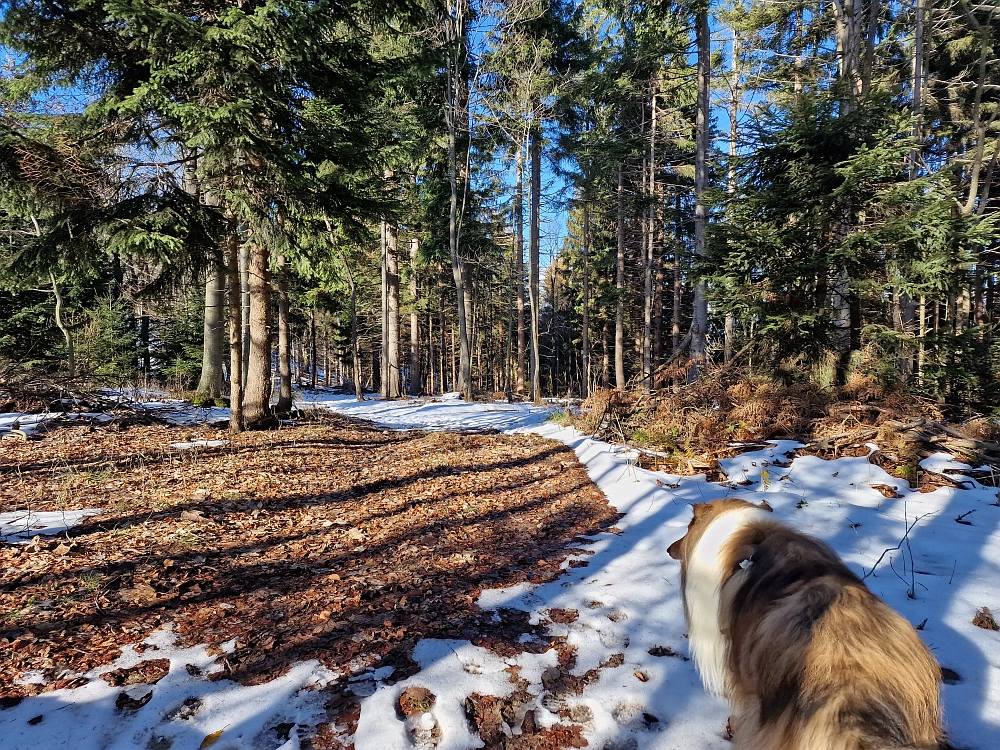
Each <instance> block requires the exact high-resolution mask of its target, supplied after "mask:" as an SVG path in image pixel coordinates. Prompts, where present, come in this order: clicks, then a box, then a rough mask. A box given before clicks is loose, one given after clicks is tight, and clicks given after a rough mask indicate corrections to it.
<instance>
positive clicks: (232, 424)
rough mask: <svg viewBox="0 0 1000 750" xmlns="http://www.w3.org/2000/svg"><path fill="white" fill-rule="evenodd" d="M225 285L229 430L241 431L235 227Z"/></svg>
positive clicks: (239, 289) (239, 301)
mask: <svg viewBox="0 0 1000 750" xmlns="http://www.w3.org/2000/svg"><path fill="white" fill-rule="evenodd" d="M228 218H229V220H230V222H232V221H233V216H232V213H231V212H228ZM226 286H227V288H228V291H229V409H230V418H229V430H230V432H242V431H243V429H244V422H243V316H242V308H243V291H242V285H241V284H240V243H239V238H238V237H237V236H236V231H235V229H233V228H230V232H229V234H228V235H227V237H226Z"/></svg>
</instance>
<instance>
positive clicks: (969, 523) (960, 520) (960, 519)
mask: <svg viewBox="0 0 1000 750" xmlns="http://www.w3.org/2000/svg"><path fill="white" fill-rule="evenodd" d="M975 512H976V509H975V508H973V509H972V510H970V511H966V512H965V513H962V514H961V515H960V516H959V517H958V518H956V519H955V523H960V524H962V525H963V526H972V521H966V520H965V517H966V516H970V515H972V514H973V513H975Z"/></svg>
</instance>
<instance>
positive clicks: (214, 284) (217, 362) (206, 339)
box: [182, 155, 226, 398]
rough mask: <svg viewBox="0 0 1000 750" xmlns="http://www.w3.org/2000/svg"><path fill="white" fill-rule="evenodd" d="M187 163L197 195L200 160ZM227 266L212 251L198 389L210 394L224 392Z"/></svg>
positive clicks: (210, 199)
mask: <svg viewBox="0 0 1000 750" xmlns="http://www.w3.org/2000/svg"><path fill="white" fill-rule="evenodd" d="M189 156H192V158H190V159H189V160H188V161H186V162H185V163H184V171H183V175H182V186H183V188H184V192H186V193H187V194H188V195H191V196H197V195H198V177H197V174H196V169H197V166H198V163H197V161H195V160H194V158H193V155H189ZM205 203H206V204H208V205H212V206H217V205H218V201H217V200H216V199H215V197H214V196H213V195H212V194H211V193H207V192H206V194H205ZM223 276H224V269H223V268H222V264H221V263H219V260H218V258H217V257H216V256H215V255H214V254H213V257H212V258H210V259H209V263H208V271H207V273H206V277H205V323H204V328H203V329H202V355H201V377H200V378H199V379H198V393H200V394H202V395H203V396H206V397H208V398H219V397H220V396H222V382H223V373H222V360H223V358H224V356H223V355H224V350H225V329H226V313H225V306H226V291H225V283H224V279H223Z"/></svg>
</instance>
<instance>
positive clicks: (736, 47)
mask: <svg viewBox="0 0 1000 750" xmlns="http://www.w3.org/2000/svg"><path fill="white" fill-rule="evenodd" d="M732 31H733V59H732V65H731V67H732V74H733V80H732V82H731V83H730V90H731V92H732V95H731V98H730V109H729V174H728V181H729V185H728V190H729V194H730V196H733V195H735V194H736V163H735V159H736V148H737V145H738V143H739V116H740V65H739V59H740V40H739V37H738V36H737V35H736V27H735V26H733V28H732ZM735 331H736V319H735V318H734V317H733V314H732V313H731V312H727V313H726V328H725V342H724V346H723V361H724V362H726V364H728V363H729V362H730V361H732V359H733V336H734V334H735Z"/></svg>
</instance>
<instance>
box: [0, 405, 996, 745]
mask: <svg viewBox="0 0 1000 750" xmlns="http://www.w3.org/2000/svg"><path fill="white" fill-rule="evenodd" d="M156 403H163V404H165V407H164V408H167V407H169V408H172V409H175V410H176V412H177V413H178V414H179V415H180V416H179V418H180V419H188V418H190V419H191V420H196V419H197V418H200V417H201V416H203V414H201V413H200V412H201V411H202V410H198V411H196V410H194V409H193V408H192V407H181V406H177V405H174V406H170V405H169V403H167V402H162V401H161V402H156ZM297 405H298V406H300V407H311V408H325V409H332V410H334V411H337V412H340V413H343V414H347V415H350V416H355V417H361V418H365V419H370V420H373V421H374V422H376V423H378V424H380V425H381V426H383V427H385V428H388V429H424V430H448V429H473V430H485V429H496V430H501V431H504V432H508V433H517V432H527V431H530V432H533V433H536V434H539V435H542V436H545V437H548V438H552V439H555V440H560V441H562V442H564V443H565V444H567V445H568V446H570V447H571V448H572V449H573V450H575V451H576V454H577V456H578V457H579V458H580V460H581V462H582V463H583V464H584V465H585V467H586V469H587V472H588V474H589V475H590V477H591V479H592V480H593V481H594V482H595V483H596V484H597V486H598V487H599V488H600V489H601V490H603V491H604V493H605V494H606V495H607V497H608V499H609V502H610V503H611V504H612V505H613V506H614V507H615V508H616V509H617V510H618V511H619V512H620V513H623V514H624V516H623V517H622V518H621V519H620V520H619V521H618V523H617V527H618V529H620V530H621V533H618V534H616V533H610V532H607V533H600V534H597V535H595V536H593V537H591V538H590V541H591V542H592V543H591V544H589V545H587V550H588V552H591V553H592V554H590V555H583V554H576V555H574V557H573V559H579V560H586V561H587V563H588V565H587V566H586V567H575V568H568V567H567V568H565V570H564V574H563V575H562V576H561V577H560V578H559V579H557V580H555V581H553V582H550V583H546V584H542V585H532V584H520V585H518V586H515V587H512V588H509V589H504V590H492V591H485V592H483V594H482V596H481V597H480V600H479V605H480V606H481V607H483V608H484V609H486V610H497V609H500V608H504V607H506V608H517V609H521V610H524V611H526V612H528V613H530V616H531V620H532V621H533V622H539V621H541V620H543V619H546V613H547V611H548V610H550V609H553V608H560V609H573V610H576V611H577V612H578V613H579V616H578V619H577V620H576V621H575V622H572V623H570V624H557V623H553V624H551V625H549V626H548V629H549V633H550V634H551V635H556V636H565V637H566V639H567V643H568V644H569V645H570V646H574V647H575V648H576V650H577V662H576V666H575V667H574V669H573V672H574V674H578V675H582V674H584V673H585V672H587V671H588V670H591V669H599V679H597V680H596V681H593V682H590V683H589V684H587V686H586V688H585V689H584V692H583V693H582V695H579V696H561V697H560V698H559V700H558V701H555V702H554V701H553V700H552V696H551V695H548V694H547V693H546V691H545V690H544V689H543V686H542V682H541V678H542V674H543V672H544V670H545V669H546V668H549V667H552V666H554V665H555V664H556V652H555V650H549V651H547V652H545V653H543V654H528V653H525V654H521V655H518V656H516V657H511V658H500V657H499V656H497V655H496V654H494V653H492V652H490V651H487V650H485V649H483V648H479V647H476V646H473V645H472V644H470V643H468V642H466V641H441V640H425V641H422V642H420V643H419V644H418V645H417V647H416V650H415V653H414V659H415V660H416V661H417V662H418V663H419V664H420V666H421V671H420V672H418V673H417V674H415V675H413V676H412V677H409V678H408V679H406V680H404V681H401V682H398V683H396V684H394V685H389V684H387V682H386V679H387V678H389V677H390V676H391V673H390V672H388V671H386V670H384V669H380V670H368V671H367V672H364V673H363V674H360V675H355V676H354V677H352V678H351V683H350V684H351V689H352V690H353V691H354V692H355V693H356V694H357V695H359V696H361V697H362V703H361V706H362V708H361V717H360V720H359V723H358V728H357V734H356V735H355V737H354V743H355V747H356V748H357V750H396V749H397V748H398V749H399V750H403V748H412V747H414V746H415V745H414V743H413V741H411V739H409V738H408V736H407V732H408V731H409V730H412V731H413V732H415V733H416V734H418V735H419V734H420V733H421V732H422V733H423V735H427V734H429V733H430V729H431V727H433V726H434V725H436V726H437V729H438V730H439V733H440V737H441V739H440V745H439V747H440V748H454V749H455V750H459V749H462V748H472V747H480V746H482V743H481V741H480V740H479V738H478V737H476V736H474V735H472V734H471V733H470V731H469V725H468V722H467V720H466V718H465V714H464V707H463V703H464V700H465V698H466V697H468V696H469V695H470V694H471V693H473V692H478V693H483V694H492V695H497V696H502V695H508V694H509V693H510V692H511V691H512V690H513V689H514V686H513V685H512V683H511V682H510V680H509V677H510V673H511V671H512V670H513V668H515V667H516V668H519V670H520V675H521V677H522V678H524V679H527V680H528V681H529V682H530V686H529V688H528V692H529V693H531V694H533V695H535V696H537V698H536V699H535V700H534V701H532V703H531V704H529V705H528V706H526V707H525V709H527V708H530V709H532V710H534V711H535V712H536V718H537V720H538V722H539V723H540V724H542V725H543V726H544V725H551V724H552V723H555V722H556V721H558V720H559V717H558V716H556V714H555V713H552V712H551V711H553V710H558V709H559V708H566V709H570V710H571V711H573V715H574V716H575V717H582V718H580V721H581V722H582V723H583V724H584V727H585V737H586V738H587V740H588V741H589V746H590V747H594V748H598V750H602V749H603V750H626V749H631V750H678V749H680V748H684V749H686V748H702V749H704V750H723V749H724V748H729V747H730V744H729V743H728V742H727V741H726V740H725V739H724V737H723V731H724V728H725V725H726V719H727V716H728V709H727V707H726V705H725V704H724V703H723V702H722V701H721V700H718V699H715V698H712V697H710V696H709V695H708V694H706V692H705V691H704V689H703V688H702V685H701V681H700V679H699V677H698V675H697V673H696V672H695V669H694V665H693V662H692V661H689V660H687V658H686V655H687V653H688V648H687V641H686V638H685V631H686V626H685V623H684V614H683V607H682V604H681V592H680V566H679V564H678V563H677V562H676V561H674V560H672V559H671V558H670V557H669V556H668V554H667V551H666V550H667V547H668V546H669V545H670V544H671V543H672V542H674V541H675V540H676V539H678V538H679V537H680V536H682V535H683V534H684V530H685V528H686V526H687V523H688V521H689V520H690V515H691V511H690V508H689V506H690V504H692V503H697V502H705V501H709V500H713V499H716V498H721V497H727V496H739V497H746V498H748V499H751V500H754V501H757V500H761V499H766V500H767V501H768V503H769V504H770V505H771V506H772V507H773V508H774V512H775V515H776V516H777V517H778V518H781V519H784V520H786V521H788V522H789V523H790V524H792V525H794V526H795V527H796V528H799V529H802V530H803V531H806V532H808V533H811V534H814V535H816V536H818V537H820V538H822V539H825V540H826V541H827V542H829V543H830V544H831V545H832V546H833V547H834V548H835V549H836V550H837V551H838V552H839V553H840V555H841V556H842V557H843V558H844V559H845V561H846V562H847V563H848V564H849V565H850V566H851V567H852V569H854V570H855V571H856V572H857V573H858V574H859V575H862V576H866V583H867V584H868V585H869V586H870V587H871V588H872V590H873V591H874V592H875V593H876V594H878V595H879V596H881V597H882V598H883V599H884V600H885V601H886V602H888V603H889V604H890V605H891V606H892V607H894V608H895V609H896V610H897V611H898V612H900V613H901V614H902V615H903V616H904V617H906V618H907V619H908V620H909V621H910V622H911V623H913V624H914V625H915V626H922V627H921V630H920V635H921V637H922V638H923V639H924V640H925V642H926V643H927V644H928V646H930V648H931V649H932V650H933V652H934V653H935V655H936V656H937V658H938V660H939V661H940V662H941V664H942V665H943V666H944V667H947V668H949V669H951V670H954V671H955V672H957V673H958V675H959V680H958V682H957V683H956V684H947V685H944V686H943V687H942V695H943V699H944V705H945V715H946V723H947V727H948V730H949V734H950V739H951V742H952V743H953V744H954V745H956V746H959V747H963V748H968V749H969V750H993V748H997V747H1000V633H997V632H994V631H988V630H983V629H980V628H977V627H975V626H973V625H972V624H971V620H972V617H973V616H974V614H975V612H976V610H977V609H979V608H980V607H983V606H986V607H989V608H990V609H991V610H993V611H1000V586H998V585H997V581H1000V507H996V503H997V502H998V501H997V494H996V493H997V490H996V488H991V487H984V486H983V485H981V484H979V483H977V482H975V481H973V480H971V479H965V480H964V481H965V486H966V487H968V488H969V489H965V490H959V489H955V488H953V487H942V488H939V489H937V490H935V491H934V492H928V493H920V492H915V491H911V490H910V489H909V487H908V485H907V483H906V482H905V481H903V480H899V479H896V478H894V477H892V476H890V475H889V474H887V473H886V472H885V471H883V470H882V469H880V468H879V467H877V466H874V465H873V464H871V463H869V462H868V460H867V458H866V457H864V456H862V457H859V458H840V459H837V460H835V461H824V460H822V459H819V458H816V457H812V456H803V457H799V458H795V459H794V460H791V461H790V459H789V457H788V455H786V454H789V453H790V452H791V451H793V450H794V449H795V448H796V447H797V444H796V443H793V442H790V441H776V442H775V443H774V444H773V445H771V446H769V447H768V448H766V449H763V450H755V451H752V452H748V453H744V454H742V455H739V456H737V457H735V458H731V459H725V460H723V461H722V462H721V465H722V468H723V469H724V471H725V472H726V473H727V475H728V477H729V481H728V482H725V483H711V482H708V481H706V479H705V477H704V476H703V475H698V476H694V477H679V476H673V475H669V474H665V473H662V472H653V471H647V470H644V469H641V468H638V467H637V466H636V454H635V452H634V451H629V450H622V449H620V448H619V447H615V446H611V445H608V444H607V443H603V442H601V441H598V440H594V439H591V438H590V437H588V436H584V435H581V434H580V433H578V432H576V431H575V430H573V429H570V428H564V427H562V426H561V425H559V424H558V423H556V422H554V421H552V420H551V419H550V416H551V414H552V413H553V411H554V410H553V409H552V408H550V407H532V406H528V405H523V404H491V403H474V404H467V403H465V402H463V401H461V400H460V399H458V397H457V394H449V395H447V396H445V397H437V398H425V399H400V400H397V401H391V402H386V401H381V400H377V399H372V400H368V401H364V402H358V401H356V400H355V399H354V398H353V397H352V396H342V395H336V394H332V393H330V392H328V391H318V392H307V393H305V394H302V396H301V398H300V399H299V400H298V402H297ZM147 406H148V405H147ZM220 411H221V412H226V410H220ZM225 416H226V417H228V413H227V412H226V415H225ZM0 424H2V422H0ZM869 448H870V450H874V446H869ZM789 461H790V465H789ZM922 465H923V467H924V468H925V469H926V470H928V471H934V472H943V471H944V470H945V469H962V468H966V469H967V468H968V467H966V466H964V465H963V464H959V463H957V462H955V461H954V459H953V458H952V457H951V456H948V455H945V454H936V455H934V456H931V457H929V458H927V459H925V460H924V461H923V463H922ZM873 485H887V486H888V487H892V488H895V490H896V493H897V494H899V495H900V497H898V498H886V497H885V496H883V494H882V493H880V492H879V491H878V490H877V489H874V488H873ZM970 511H971V512H970ZM963 514H966V515H963ZM959 517H961V518H962V520H963V523H957V522H956V519H957V518H959ZM5 523H6V522H5ZM966 524H971V525H966ZM6 528H7V527H6V526H5V527H4V529H6ZM907 529H909V533H908V534H906V531H907ZM32 531H33V533H34V532H35V530H32ZM904 535H905V538H904ZM886 550H891V551H889V552H886ZM883 553H884V556H883ZM880 557H882V559H881V562H879V559H880ZM876 563H878V564H877V567H876ZM873 568H874V570H873ZM151 638H152V639H153V640H154V641H156V643H157V645H158V649H157V650H148V651H145V652H144V653H143V654H141V655H139V654H136V653H134V652H132V651H131V650H130V649H126V651H125V652H124V653H123V654H122V656H121V658H120V659H119V660H118V662H117V663H116V665H114V666H122V665H128V664H132V663H135V662H136V661H137V660H139V659H147V658H149V659H152V658H170V660H171V669H170V673H169V674H168V675H167V676H166V677H165V678H164V679H163V680H161V681H160V682H159V683H157V684H156V685H155V686H154V689H153V698H152V699H151V702H150V704H149V705H147V706H146V707H145V708H143V709H141V710H140V711H137V712H134V714H130V713H129V712H121V711H117V710H116V709H115V708H114V701H115V698H116V696H117V694H118V693H119V692H121V688H118V689H113V688H110V687H108V686H107V685H106V684H105V683H103V681H100V680H95V679H92V681H91V682H90V683H89V684H87V685H85V686H83V687H80V688H76V689H74V690H61V691H56V692H54V693H47V694H44V695H41V696H39V697H36V698H29V699H25V700H24V701H23V702H22V703H20V704H19V705H18V706H16V707H15V708H13V709H7V710H2V711H0V750H15V749H16V750H22V749H23V750H33V749H34V748H39V749H41V748H58V747H74V748H82V749H83V750H89V748H95V750H96V748H99V747H100V748H104V747H108V748H126V747H147V746H148V747H154V746H157V747H159V746H162V747H166V746H167V745H166V744H162V745H155V742H156V738H158V737H165V738H171V739H172V744H171V745H170V746H171V748H172V750H182V749H184V748H188V747H192V748H194V747H198V745H199V743H201V741H202V740H203V739H204V738H205V737H206V736H207V735H209V734H211V733H212V732H216V731H218V730H220V729H222V730H223V734H222V735H221V737H220V740H219V742H218V743H217V745H216V746H217V747H219V748H221V749H222V750H231V749H233V748H247V749H248V750H249V749H250V748H254V749H255V750H256V749H258V748H260V749H261V750H265V749H266V750H272V749H273V748H276V747H281V748H282V750H293V749H294V748H296V747H298V742H299V734H298V731H297V729H293V730H292V731H291V733H290V735H289V737H288V739H287V741H285V740H284V739H283V738H278V737H277V736H276V735H275V734H274V732H269V731H268V729H267V728H268V727H273V726H274V725H275V724H276V723H282V722H284V723H293V722H294V723H295V724H296V725H298V726H301V727H310V726H313V725H315V723H316V721H318V720H320V719H319V718H318V717H319V716H320V710H319V709H320V708H321V707H322V692H321V691H312V690H310V689H309V687H314V686H319V685H322V684H323V683H324V682H325V681H328V680H331V679H334V678H335V677H336V675H333V674H331V673H329V672H327V671H326V670H323V669H322V668H321V667H318V666H317V665H316V664H314V663H307V664H294V665H292V666H291V670H290V671H289V673H288V674H286V675H285V676H284V677H282V678H279V679H278V680H275V681H273V682H271V683H268V684H266V685H260V686H256V687H240V686H238V685H235V684H233V683H230V682H226V681H219V682H211V681H208V680H206V679H205V678H204V677H193V676H191V675H189V674H188V673H187V671H186V669H185V667H184V664H187V663H191V664H196V665H199V666H201V667H202V668H203V670H204V671H205V672H206V673H207V672H210V671H211V670H212V669H213V668H217V667H214V666H213V664H214V659H213V658H212V657H210V656H208V655H207V653H205V649H204V647H195V648H191V649H185V650H173V647H172V646H171V645H170V643H169V640H170V634H169V633H158V634H154V636H152V637H151ZM157 639H159V640H157ZM651 649H653V650H654V652H656V653H661V654H663V653H666V654H673V655H665V656H654V655H651V654H650V653H649V651H650V650H651ZM614 654H622V655H623V656H624V661H623V663H622V664H621V665H620V666H617V667H604V668H601V666H600V665H601V664H603V663H606V662H607V660H608V658H609V657H611V656H612V655H614ZM114 666H112V667H102V668H100V669H98V670H94V671H93V672H92V673H88V676H89V677H91V678H93V677H95V676H96V674H98V673H101V672H105V671H108V670H109V669H111V668H114ZM637 673H639V674H640V675H642V677H643V678H645V679H644V680H643V679H640V678H639V677H637ZM30 678H31V675H22V680H28V679H30ZM411 685H413V686H422V687H426V688H428V689H429V690H431V692H433V693H434V694H435V695H436V696H437V701H436V703H435V705H434V707H433V708H432V709H431V710H430V712H429V715H423V716H420V717H416V718H415V719H411V720H409V724H404V722H403V721H401V720H400V719H399V718H398V717H397V712H396V705H397V701H398V699H399V695H400V693H401V691H402V690H403V689H405V688H406V687H408V686H411ZM191 697H197V698H200V699H201V701H202V708H201V710H200V711H199V712H198V713H197V715H196V716H194V717H191V718H189V719H186V720H182V719H179V718H177V717H176V712H177V710H178V708H179V707H180V706H181V705H182V703H183V701H184V700H185V699H186V698H191ZM35 716H43V717H44V718H43V721H42V722H41V723H40V724H37V725H28V723H27V721H28V719H31V718H33V717H35ZM150 717H152V719H151V718H150ZM651 717H655V720H650V719H651ZM510 729H511V731H512V732H514V733H517V732H518V731H519V724H518V723H517V722H515V726H513V727H511V728H510ZM417 746H419V743H418V744H417Z"/></svg>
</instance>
